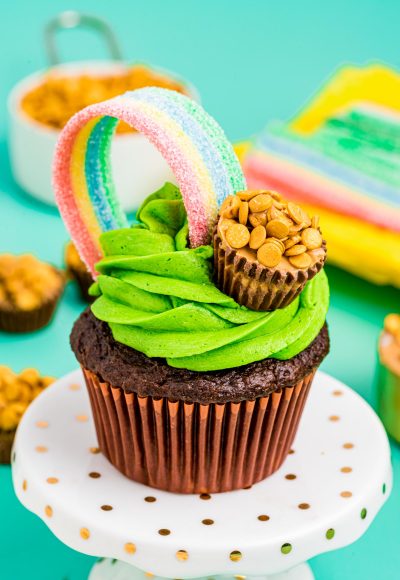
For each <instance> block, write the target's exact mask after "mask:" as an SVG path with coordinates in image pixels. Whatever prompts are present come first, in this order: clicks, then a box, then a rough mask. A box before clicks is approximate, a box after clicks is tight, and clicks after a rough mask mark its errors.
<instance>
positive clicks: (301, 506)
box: [297, 503, 311, 510]
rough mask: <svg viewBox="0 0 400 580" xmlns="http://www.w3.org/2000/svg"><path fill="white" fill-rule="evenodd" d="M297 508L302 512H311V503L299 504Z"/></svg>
mask: <svg viewBox="0 0 400 580" xmlns="http://www.w3.org/2000/svg"><path fill="white" fill-rule="evenodd" d="M297 507H298V508H299V509H301V510H309V509H310V507H311V506H310V504H309V503H299V505H298V506H297Z"/></svg>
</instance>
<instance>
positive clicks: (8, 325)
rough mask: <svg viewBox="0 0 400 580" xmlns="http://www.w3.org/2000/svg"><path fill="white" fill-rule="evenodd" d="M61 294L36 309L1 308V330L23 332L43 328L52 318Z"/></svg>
mask: <svg viewBox="0 0 400 580" xmlns="http://www.w3.org/2000/svg"><path fill="white" fill-rule="evenodd" d="M60 295H61V292H60V293H59V294H58V295H57V296H56V297H55V298H53V300H48V301H47V302H45V303H44V304H42V306H39V308H35V309H34V310H28V311H24V310H0V330H4V331H5V332H14V333H23V332H32V331H34V330H39V328H43V326H46V325H47V324H48V323H49V322H50V320H51V319H52V317H53V314H54V311H55V309H56V306H57V302H58V299H59V298H60Z"/></svg>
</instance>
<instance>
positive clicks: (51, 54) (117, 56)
mask: <svg viewBox="0 0 400 580" xmlns="http://www.w3.org/2000/svg"><path fill="white" fill-rule="evenodd" d="M81 27H86V28H92V29H93V30H95V31H96V32H98V33H99V34H101V35H102V36H103V37H104V40H105V42H106V43H107V45H108V48H109V51H110V54H111V57H112V58H113V60H122V53H121V49H120V46H119V43H118V41H117V37H116V36H115V33H114V31H113V30H112V28H111V26H110V25H109V24H108V22H106V21H105V20H103V19H102V18H99V17H98V16H93V15H91V14H83V13H82V12H76V11H74V10H67V11H65V12H61V13H60V14H58V16H56V17H55V18H52V19H51V20H50V21H49V22H48V23H47V24H46V27H45V29H44V40H45V46H46V52H47V57H48V60H49V62H50V64H51V65H56V64H59V62H60V58H59V52H58V48H57V44H56V33H57V32H58V31H59V30H66V29H73V28H81Z"/></svg>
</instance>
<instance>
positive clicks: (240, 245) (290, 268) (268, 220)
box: [214, 190, 326, 310]
mask: <svg viewBox="0 0 400 580" xmlns="http://www.w3.org/2000/svg"><path fill="white" fill-rule="evenodd" d="M325 259H326V245H325V242H324V240H323V238H322V234H321V231H320V228H319V218H318V216H312V217H310V216H309V215H308V214H307V212H306V211H304V210H303V209H302V208H301V207H300V206H298V205H297V204H295V203H293V202H287V201H286V200H285V199H283V197H282V196H281V195H280V194H279V193H277V192H275V191H267V190H255V191H240V192H238V193H237V194H236V195H231V196H229V197H228V198H227V199H226V200H225V201H224V202H223V204H222V206H221V209H220V218H219V221H218V224H217V225H216V228H215V231H214V261H215V268H214V270H215V278H216V283H217V285H218V287H219V288H220V289H221V290H222V291H223V292H225V294H228V295H229V296H232V298H234V299H235V300H236V301H237V302H238V303H239V304H241V305H243V306H246V307H247V308H251V309H253V310H275V309H277V308H284V307H285V306H287V305H288V304H290V303H291V302H292V301H293V300H294V299H295V298H296V296H298V295H299V294H300V292H301V291H302V290H303V288H304V285H305V284H306V282H307V281H308V280H310V279H311V278H313V277H314V276H315V275H316V274H317V273H318V272H319V271H320V270H321V268H322V267H323V265H324V263H325Z"/></svg>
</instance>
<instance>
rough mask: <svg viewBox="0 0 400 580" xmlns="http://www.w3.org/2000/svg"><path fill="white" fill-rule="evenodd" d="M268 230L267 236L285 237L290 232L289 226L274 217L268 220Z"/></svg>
mask: <svg viewBox="0 0 400 580" xmlns="http://www.w3.org/2000/svg"><path fill="white" fill-rule="evenodd" d="M266 230H267V236H271V237H273V238H278V239H280V238H285V237H286V236H287V235H288V233H289V227H288V226H287V225H286V224H285V223H284V222H283V221H282V220H280V219H273V220H271V221H270V222H268V224H267V227H266Z"/></svg>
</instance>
